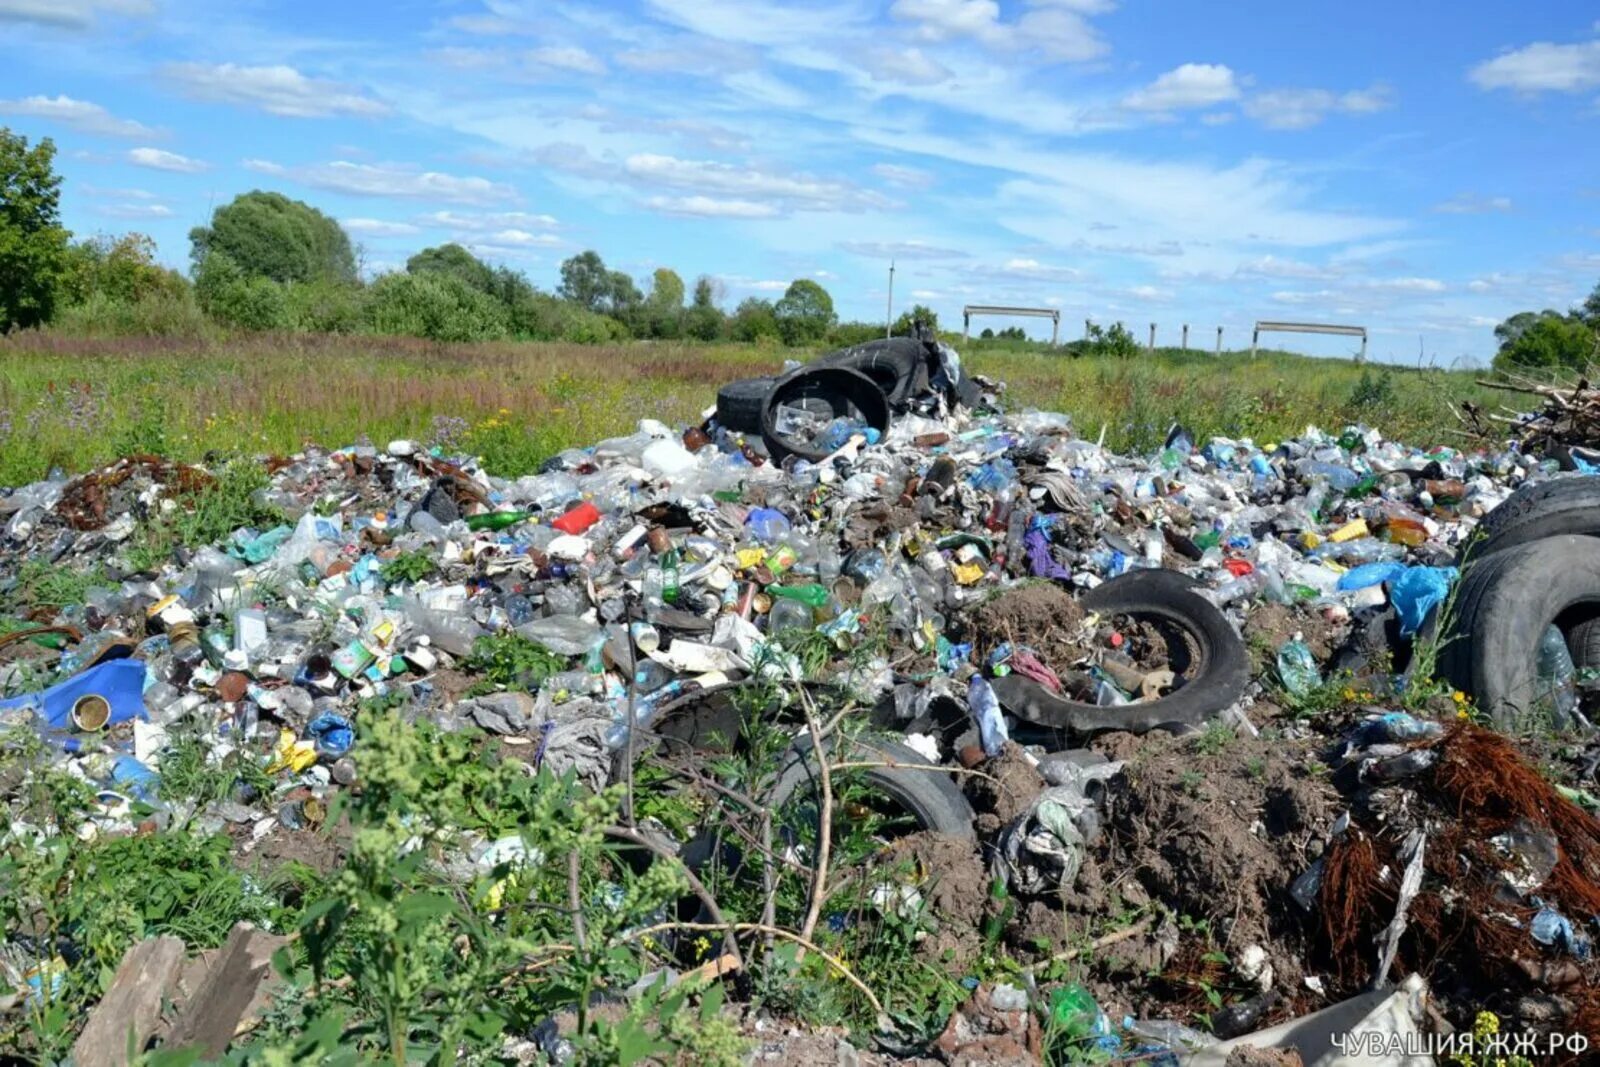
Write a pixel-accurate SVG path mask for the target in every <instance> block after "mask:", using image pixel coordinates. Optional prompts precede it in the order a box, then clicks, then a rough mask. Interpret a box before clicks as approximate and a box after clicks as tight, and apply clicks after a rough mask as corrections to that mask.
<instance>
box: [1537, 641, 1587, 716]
mask: <svg viewBox="0 0 1600 1067" xmlns="http://www.w3.org/2000/svg"><path fill="white" fill-rule="evenodd" d="M1537 664H1538V671H1539V695H1540V696H1541V697H1544V698H1547V699H1548V700H1549V701H1550V712H1551V715H1552V716H1553V717H1554V719H1555V721H1556V725H1557V726H1558V727H1564V726H1566V725H1568V724H1569V723H1570V722H1571V721H1572V713H1573V712H1575V711H1577V710H1578V670H1577V667H1576V666H1575V665H1574V664H1573V662H1572V653H1571V652H1570V651H1569V650H1568V649H1567V639H1566V637H1564V636H1563V635H1562V633H1561V630H1560V628H1559V627H1556V626H1547V627H1545V631H1544V634H1543V635H1542V636H1541V637H1540V638H1539V649H1538V653H1537Z"/></svg>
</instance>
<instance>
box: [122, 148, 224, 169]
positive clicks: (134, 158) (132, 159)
mask: <svg viewBox="0 0 1600 1067" xmlns="http://www.w3.org/2000/svg"><path fill="white" fill-rule="evenodd" d="M128 162H129V163H132V164H133V165H134V166H136V167H149V168H150V169H151V170H165V171H171V172H172V173H174V174H198V173H200V172H201V171H203V170H206V169H207V168H209V167H210V166H211V165H210V164H209V163H205V162H203V161H201V160H198V159H190V158H189V157H188V156H181V155H179V154H178V153H176V152H167V151H164V150H163V149H160V148H132V149H129V150H128Z"/></svg>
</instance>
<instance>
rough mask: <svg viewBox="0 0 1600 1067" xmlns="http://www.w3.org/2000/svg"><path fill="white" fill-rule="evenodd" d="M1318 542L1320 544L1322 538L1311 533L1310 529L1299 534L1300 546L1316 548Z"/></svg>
mask: <svg viewBox="0 0 1600 1067" xmlns="http://www.w3.org/2000/svg"><path fill="white" fill-rule="evenodd" d="M1320 544H1322V538H1321V537H1319V536H1318V535H1317V534H1314V533H1312V532H1311V531H1310V530H1307V531H1305V532H1304V533H1302V534H1301V535H1300V547H1301V548H1316V547H1317V546H1318V545H1320Z"/></svg>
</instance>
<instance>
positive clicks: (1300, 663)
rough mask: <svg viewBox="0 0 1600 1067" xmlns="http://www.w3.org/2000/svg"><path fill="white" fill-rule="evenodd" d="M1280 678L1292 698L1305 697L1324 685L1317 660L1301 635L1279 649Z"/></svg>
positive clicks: (1292, 638) (1296, 635) (1295, 636)
mask: <svg viewBox="0 0 1600 1067" xmlns="http://www.w3.org/2000/svg"><path fill="white" fill-rule="evenodd" d="M1278 678H1279V680H1280V681H1282V682H1283V687H1284V688H1285V689H1287V690H1288V691H1289V693H1290V695H1292V696H1297V697H1303V696H1305V695H1306V694H1307V693H1309V692H1311V690H1313V689H1315V688H1316V687H1317V686H1319V685H1321V684H1322V672H1321V671H1320V670H1318V669H1317V661H1316V658H1315V657H1313V656H1312V655H1311V649H1310V648H1308V647H1306V643H1305V641H1304V639H1303V638H1302V637H1301V636H1300V634H1298V633H1297V634H1295V635H1294V636H1293V637H1291V638H1290V639H1289V640H1287V641H1285V642H1284V643H1283V647H1282V648H1280V649H1278Z"/></svg>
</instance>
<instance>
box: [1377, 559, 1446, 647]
mask: <svg viewBox="0 0 1600 1067" xmlns="http://www.w3.org/2000/svg"><path fill="white" fill-rule="evenodd" d="M1458 573H1459V572H1457V570H1456V569H1455V568H1454V567H1407V568H1406V572H1405V573H1404V574H1402V575H1400V576H1399V577H1398V578H1395V579H1394V580H1393V581H1392V582H1390V583H1389V600H1390V601H1391V602H1392V603H1393V604H1394V608H1395V611H1396V612H1397V613H1398V614H1399V615H1400V633H1401V634H1402V635H1403V636H1405V637H1411V636H1412V635H1414V634H1415V633H1416V632H1417V631H1418V630H1420V629H1421V628H1422V623H1423V622H1424V620H1426V619H1427V617H1428V612H1430V611H1432V610H1433V609H1434V608H1435V607H1436V606H1437V605H1439V604H1441V603H1443V602H1444V598H1445V597H1447V596H1449V595H1450V586H1451V584H1452V583H1453V582H1454V581H1455V580H1456V575H1457V574H1458Z"/></svg>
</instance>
